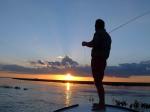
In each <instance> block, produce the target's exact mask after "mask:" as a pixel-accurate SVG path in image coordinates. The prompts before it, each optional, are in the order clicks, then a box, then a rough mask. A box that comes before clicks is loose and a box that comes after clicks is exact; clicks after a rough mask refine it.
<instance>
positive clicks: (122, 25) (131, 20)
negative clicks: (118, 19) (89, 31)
mask: <svg viewBox="0 0 150 112" xmlns="http://www.w3.org/2000/svg"><path fill="white" fill-rule="evenodd" d="M148 14H150V11H148V12H145V13H143V14H141V15H138V16H136V17H134V18H132V19H130V20H128V21H127V22H125V23H123V24H121V25H119V26H117V27H116V28H114V29H112V30H111V31H110V32H109V33H112V32H114V31H116V30H118V29H120V28H122V27H124V26H126V25H127V24H129V23H132V22H134V21H135V20H137V19H139V18H141V17H143V16H146V15H148Z"/></svg>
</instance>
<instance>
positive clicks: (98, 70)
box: [91, 59, 106, 107]
mask: <svg viewBox="0 0 150 112" xmlns="http://www.w3.org/2000/svg"><path fill="white" fill-rule="evenodd" d="M91 66H92V74H93V78H94V82H95V86H96V89H97V93H98V96H99V104H98V105H101V107H104V105H105V91H104V87H103V84H102V80H103V77H104V70H105V67H106V61H105V60H100V59H93V60H92V62H91Z"/></svg>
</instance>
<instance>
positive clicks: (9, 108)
mask: <svg viewBox="0 0 150 112" xmlns="http://www.w3.org/2000/svg"><path fill="white" fill-rule="evenodd" d="M6 86H9V87H10V88H8V87H6ZM15 86H17V87H20V89H15V88H14V87H15ZM11 87H13V88H11ZM24 88H27V89H28V90H24ZM105 90H106V103H107V104H115V102H114V101H115V100H119V101H123V100H125V101H127V102H128V104H131V103H133V102H134V101H135V100H137V101H138V102H143V103H150V87H123V86H122V87H116V86H105ZM96 101H97V94H96V91H95V88H94V86H93V85H81V84H69V83H52V82H34V81H21V80H15V79H9V78H0V112H52V111H53V110H55V109H58V108H61V107H64V106H68V105H71V104H75V103H79V104H85V103H93V102H96ZM142 111H144V112H150V110H143V109H142Z"/></svg>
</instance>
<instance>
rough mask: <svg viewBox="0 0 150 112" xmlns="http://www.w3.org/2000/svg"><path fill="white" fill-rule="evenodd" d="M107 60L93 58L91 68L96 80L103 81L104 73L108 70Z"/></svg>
mask: <svg viewBox="0 0 150 112" xmlns="http://www.w3.org/2000/svg"><path fill="white" fill-rule="evenodd" d="M106 65H107V63H106V59H101V58H99V57H92V60H91V68H92V74H93V78H94V80H99V81H102V80H103V77H104V71H105V68H106Z"/></svg>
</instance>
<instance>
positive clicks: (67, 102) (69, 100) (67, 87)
mask: <svg viewBox="0 0 150 112" xmlns="http://www.w3.org/2000/svg"><path fill="white" fill-rule="evenodd" d="M65 96H66V97H65V98H66V99H65V106H69V105H70V103H71V90H70V83H69V82H67V83H66V91H65Z"/></svg>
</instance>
